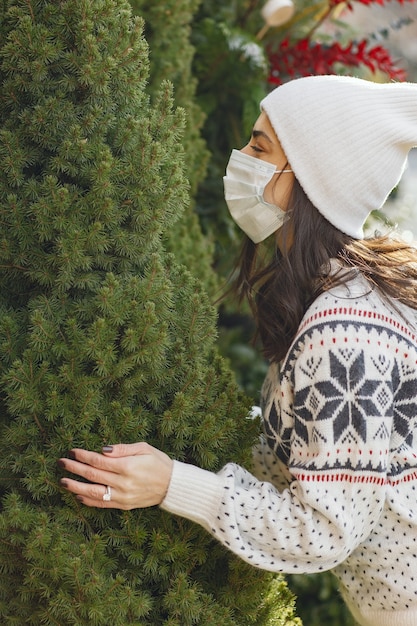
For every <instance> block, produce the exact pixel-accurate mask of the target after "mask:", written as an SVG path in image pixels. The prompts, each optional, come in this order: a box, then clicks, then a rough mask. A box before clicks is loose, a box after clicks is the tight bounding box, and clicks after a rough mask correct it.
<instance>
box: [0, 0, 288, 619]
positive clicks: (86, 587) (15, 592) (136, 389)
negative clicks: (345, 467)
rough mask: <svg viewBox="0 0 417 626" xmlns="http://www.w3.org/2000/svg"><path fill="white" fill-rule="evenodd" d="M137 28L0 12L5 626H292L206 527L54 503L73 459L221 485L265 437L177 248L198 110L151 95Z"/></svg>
mask: <svg viewBox="0 0 417 626" xmlns="http://www.w3.org/2000/svg"><path fill="white" fill-rule="evenodd" d="M142 29H143V23H142V20H141V19H139V18H133V17H132V13H131V7H130V5H129V3H128V2H126V1H124V0H62V1H61V2H59V3H58V2H56V1H50V2H48V1H46V0H26V1H24V2H23V1H22V0H10V1H9V2H4V3H2V5H1V8H0V42H1V43H0V85H1V87H0V94H1V95H0V121H1V126H0V214H1V219H0V294H1V295H0V344H1V351H0V402H1V412H0V415H1V417H0V420H1V422H0V437H1V442H2V455H1V459H0V498H1V500H0V502H1V504H0V507H1V508H0V567H1V576H0V621H1V623H2V624H10V625H12V624H16V625H19V626H20V625H21V624H23V623H25V624H34V625H38V624H39V625H40V624H47V625H57V624H60V626H64V625H69V624H77V625H78V626H82V625H89V626H90V625H94V624H97V625H103V624H109V625H112V626H126V625H127V624H136V625H142V624H143V625H146V624H148V625H154V626H159V625H163V624H165V625H167V626H168V625H169V626H187V625H191V624H197V625H201V626H209V625H213V626H214V625H215V626H219V625H220V624H221V625H222V626H229V625H230V626H237V625H239V626H245V625H246V624H247V625H249V624H256V625H259V626H261V625H262V626H264V625H265V626H266V625H271V626H272V624H277V625H280V624H281V625H284V624H285V625H287V626H290V625H294V626H295V624H299V620H297V618H294V617H293V607H292V598H291V597H290V594H289V593H288V592H287V590H286V587H285V586H284V585H283V584H282V583H281V582H280V580H279V579H277V578H273V577H271V576H270V575H269V574H266V573H262V572H260V571H258V570H255V569H254V568H250V567H249V566H247V565H245V564H244V563H243V562H242V561H239V560H238V559H237V558H235V557H234V556H232V555H231V554H229V553H228V552H225V550H224V549H223V548H222V547H221V546H220V545H218V544H217V543H216V542H215V541H214V540H212V539H211V538H210V536H209V535H208V534H207V533H205V532H204V531H203V530H202V529H200V528H199V527H198V526H196V525H193V524H191V523H189V522H187V521H185V520H182V519H179V518H175V517H173V516H169V515H168V514H165V513H163V512H162V511H161V510H160V509H158V508H154V509H151V510H143V511H142V510H141V511H130V512H118V511H115V510H96V509H87V508H85V507H82V505H80V504H79V503H78V502H77V501H76V500H75V499H74V498H73V497H72V496H71V495H70V494H68V493H64V492H63V490H61V489H60V487H59V478H60V476H61V474H60V470H59V469H58V468H57V465H56V461H57V459H58V458H59V457H61V456H63V455H65V454H66V452H67V450H69V449H71V448H73V447H85V448H90V449H95V450H99V449H100V448H101V446H102V445H104V444H108V443H116V442H119V441H123V442H126V443H128V442H134V441H138V440H146V441H148V442H149V443H151V444H153V445H156V446H158V447H160V448H162V449H163V450H164V451H165V452H167V453H168V454H170V455H172V456H174V457H175V458H178V459H180V460H183V461H189V462H193V463H196V464H198V465H201V466H202V467H205V468H207V469H210V470H216V469H217V468H219V467H221V466H222V465H223V464H224V463H225V462H227V461H229V460H230V459H233V460H235V461H237V462H240V463H244V464H249V462H250V450H251V446H252V444H253V441H254V438H255V436H256V433H257V430H258V424H256V423H254V422H253V421H251V420H248V419H247V417H246V416H247V414H248V408H249V400H248V399H247V398H246V397H244V396H243V395H242V394H241V393H240V392H239V390H238V388H237V386H236V384H235V383H234V381H233V377H232V375H231V372H230V370H229V368H228V367H227V365H226V364H225V362H224V361H223V359H222V358H220V357H219V355H218V353H217V350H216V347H215V337H216V330H215V320H216V316H215V311H214V309H213V307H212V305H211V304H210V301H209V298H208V296H207V294H206V292H205V290H204V289H203V287H202V283H201V281H200V280H198V279H197V278H195V277H194V276H193V275H192V274H191V273H190V272H189V271H188V269H187V268H185V267H184V266H183V265H181V264H180V263H179V262H178V260H177V259H176V257H175V255H174V254H172V253H168V252H167V250H166V248H165V246H164V241H165V240H166V238H167V237H166V235H167V233H168V232H169V231H170V229H172V227H173V226H174V225H175V223H176V222H177V221H178V220H179V219H180V217H181V213H182V211H183V208H184V206H186V205H187V202H188V199H189V191H188V189H189V184H188V181H187V178H186V176H185V167H184V160H185V159H184V155H183V149H182V144H181V139H182V133H183V129H184V114H183V111H182V110H180V109H177V108H175V107H174V106H173V95H172V89H171V88H170V86H169V85H168V84H163V85H161V87H160V88H159V90H155V92H154V93H155V95H154V96H153V97H152V100H151V99H150V96H149V94H148V93H147V91H146V84H147V80H148V75H149V60H148V49H147V44H146V42H145V39H144V38H143V35H142ZM196 254H197V255H198V251H196Z"/></svg>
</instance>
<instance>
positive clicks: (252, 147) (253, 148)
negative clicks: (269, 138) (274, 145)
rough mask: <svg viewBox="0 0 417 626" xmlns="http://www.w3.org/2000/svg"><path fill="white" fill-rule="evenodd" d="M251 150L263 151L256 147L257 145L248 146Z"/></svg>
mask: <svg viewBox="0 0 417 626" xmlns="http://www.w3.org/2000/svg"><path fill="white" fill-rule="evenodd" d="M250 148H251V150H253V151H254V152H263V150H261V148H258V146H250Z"/></svg>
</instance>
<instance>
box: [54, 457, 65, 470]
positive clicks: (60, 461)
mask: <svg viewBox="0 0 417 626" xmlns="http://www.w3.org/2000/svg"><path fill="white" fill-rule="evenodd" d="M56 464H57V465H58V467H63V468H65V461H64V460H63V459H58V461H57V462H56Z"/></svg>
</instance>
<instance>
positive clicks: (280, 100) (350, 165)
mask: <svg viewBox="0 0 417 626" xmlns="http://www.w3.org/2000/svg"><path fill="white" fill-rule="evenodd" d="M261 109H263V110H264V111H265V113H266V114H267V115H268V118H269V120H270V122H271V124H272V127H273V128H274V130H275V132H276V134H277V137H278V139H279V141H280V142H281V145H282V148H283V150H284V152H285V154H286V156H287V158H288V161H289V164H290V165H291V167H292V169H293V171H294V174H295V176H296V177H297V179H298V180H299V182H300V184H301V186H302V187H303V189H304V191H305V193H306V194H307V196H308V197H309V199H310V200H311V202H312V203H313V204H314V206H315V207H316V208H317V209H318V210H319V211H320V213H321V214H322V215H324V217H325V218H326V219H327V220H328V221H329V222H331V223H332V224H333V225H334V226H336V228H338V229H339V230H341V231H342V232H344V233H346V234H348V235H350V236H351V237H354V238H356V239H360V238H362V237H363V224H364V222H365V220H366V218H367V217H368V215H369V213H370V212H371V211H374V210H375V209H379V208H381V206H382V205H383V204H384V202H385V200H386V199H387V197H388V195H389V194H390V192H391V191H392V189H393V188H394V187H395V186H396V185H397V184H398V182H399V180H400V178H401V175H402V173H403V171H404V168H405V165H406V163H407V155H408V152H409V150H410V149H411V148H412V147H415V146H417V84H415V83H385V84H378V83H373V82H370V81H366V80H362V79H359V78H352V77H348V76H333V75H332V76H309V77H305V78H298V79H295V80H292V81H290V82H288V83H285V84H284V85H281V86H280V87H277V88H276V89H274V90H273V91H272V92H271V93H270V94H269V95H267V96H266V98H264V99H263V100H262V102H261Z"/></svg>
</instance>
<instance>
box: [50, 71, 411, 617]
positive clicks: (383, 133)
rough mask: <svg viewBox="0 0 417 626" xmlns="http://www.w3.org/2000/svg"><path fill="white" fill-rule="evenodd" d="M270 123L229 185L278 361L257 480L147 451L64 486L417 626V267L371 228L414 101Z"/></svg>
mask: <svg viewBox="0 0 417 626" xmlns="http://www.w3.org/2000/svg"><path fill="white" fill-rule="evenodd" d="M261 111H262V112H261V115H260V117H259V118H258V120H257V121H256V123H255V126H254V130H253V133H252V137H251V140H250V141H249V143H248V145H247V146H245V147H244V148H243V150H242V151H241V152H237V151H233V153H232V156H231V158H230V161H229V165H228V168H227V172H226V177H225V180H224V184H225V197H226V201H227V203H228V206H229V209H230V212H231V214H232V216H233V217H234V219H235V220H236V222H237V223H238V224H239V225H240V226H241V228H242V229H243V230H244V231H245V233H246V234H247V236H248V237H247V240H246V241H245V244H244V248H243V253H242V256H241V260H240V273H239V276H238V279H237V284H236V291H237V293H238V296H239V298H245V297H247V298H248V299H249V302H250V304H251V306H252V309H253V312H254V316H255V320H256V322H257V328H258V332H259V335H260V337H261V339H262V343H263V348H264V352H265V355H266V356H267V358H268V359H269V360H270V362H271V365H270V369H269V372H268V375H267V378H266V380H265V383H264V386H263V390H262V410H263V422H264V436H263V437H262V438H261V440H260V443H259V446H258V447H257V448H256V450H255V453H254V458H255V472H254V475H252V474H250V473H249V472H247V471H246V470H245V469H243V468H241V467H239V466H237V465H234V464H228V465H226V466H225V467H224V468H223V469H222V470H221V471H220V472H219V473H218V474H214V473H211V472H207V471H205V470H202V469H200V468H197V467H194V466H192V465H187V464H184V463H180V462H178V461H173V460H171V459H170V458H168V457H167V456H166V455H165V454H164V453H163V452H161V451H159V450H156V449H154V448H152V447H150V446H149V445H147V444H146V443H138V444H132V445H115V446H106V447H104V448H103V450H102V454H97V453H95V452H91V451H86V450H79V449H78V450H73V451H72V452H71V457H72V458H71V459H60V461H59V462H60V465H61V466H62V467H64V468H65V470H67V471H69V472H71V473H72V474H75V475H79V476H81V477H83V478H86V479H87V480H88V481H90V482H89V483H85V482H79V481H77V480H73V479H70V478H64V479H63V480H62V484H63V486H64V487H65V488H66V489H68V490H69V491H71V492H73V493H74V494H76V496H77V498H78V499H79V500H80V501H81V502H83V503H84V504H86V505H87V506H98V507H115V508H120V509H132V508H141V507H147V506H152V505H160V506H161V507H162V508H164V509H165V510H167V511H170V512H172V513H175V514H178V515H181V516H184V517H187V518H189V519H191V520H193V521H195V522H197V523H199V524H201V525H202V526H203V527H204V528H206V529H207V531H208V532H210V533H212V534H213V535H214V536H215V537H217V538H218V539H219V540H220V541H221V542H222V543H223V544H224V545H226V546H227V547H228V548H229V549H231V550H232V551H233V552H235V553H236V554H238V555H240V556H241V557H242V558H244V559H245V560H247V561H248V562H249V563H252V564H253V565H254V566H257V567H260V568H264V569H268V570H271V571H277V572H285V573H293V572H298V573H302V572H305V573H311V572H319V571H323V570H329V569H331V570H333V571H334V573H335V574H336V576H337V577H338V578H339V580H340V584H341V589H342V592H343V594H344V597H345V598H346V601H347V603H348V605H349V607H350V608H351V610H352V613H353V614H354V616H355V618H356V619H357V620H358V622H359V623H360V624H362V625H363V626H376V625H378V626H395V625H401V626H416V625H417V575H416V571H417V497H416V496H417V253H416V251H415V249H414V248H411V247H409V246H407V245H406V244H405V243H401V242H400V241H397V240H395V239H390V238H388V237H374V238H371V239H364V235H363V224H364V222H365V220H366V219H367V217H368V215H369V213H370V211H372V210H374V209H378V208H380V207H381V206H382V205H383V204H384V202H385V200H386V198H387V196H388V195H389V193H390V192H391V190H392V189H393V187H394V186H395V185H396V184H397V183H398V181H399V179H400V177H401V175H402V172H403V169H404V166H405V163H406V159H407V155H408V152H409V150H410V148H411V147H413V146H416V145H417V85H414V84H410V83H402V84H388V85H378V84H375V83H371V82H367V81H363V80H360V79H355V78H350V77H337V76H316V77H308V78H302V79H298V80H294V81H291V82H289V83H287V84H285V85H283V86H281V87H278V88H277V89H275V90H274V91H272V92H271V93H270V94H269V95H268V96H267V97H266V98H265V99H264V100H263V101H262V102H261ZM273 234H274V237H275V242H276V246H275V248H276V249H275V251H274V254H273V258H272V259H271V260H270V262H269V263H267V264H265V262H263V261H262V260H261V261H260V260H259V259H258V255H257V252H258V246H257V244H258V243H259V242H260V241H263V240H264V239H266V238H267V237H269V236H271V235H273Z"/></svg>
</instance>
